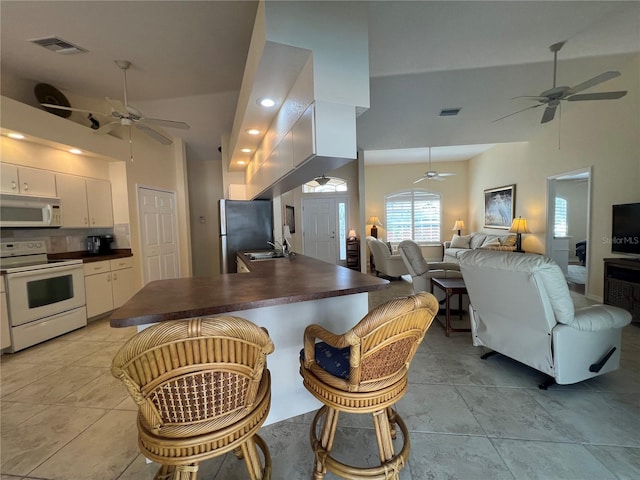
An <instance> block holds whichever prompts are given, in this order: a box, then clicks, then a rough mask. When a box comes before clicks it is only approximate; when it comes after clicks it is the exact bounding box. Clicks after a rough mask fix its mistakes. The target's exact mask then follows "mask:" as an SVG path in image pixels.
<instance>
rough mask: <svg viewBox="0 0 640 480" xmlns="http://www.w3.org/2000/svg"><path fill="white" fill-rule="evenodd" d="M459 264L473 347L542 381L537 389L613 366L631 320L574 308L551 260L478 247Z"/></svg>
mask: <svg viewBox="0 0 640 480" xmlns="http://www.w3.org/2000/svg"><path fill="white" fill-rule="evenodd" d="M459 264H460V271H461V272H462V276H463V277H464V282H465V284H466V286H467V291H468V293H469V300H470V301H471V306H470V309H469V313H470V317H471V334H472V338H473V344H474V345H475V346H484V347H486V348H488V349H490V350H493V351H494V352H498V353H501V354H503V355H506V356H507V357H510V358H512V359H514V360H517V361H518V362H520V363H523V364H525V365H528V366H530V367H531V368H534V369H536V370H539V371H540V372H542V373H544V374H546V375H548V377H547V381H545V382H544V383H542V384H541V385H540V388H543V389H546V388H547V387H548V386H549V385H551V384H553V383H558V384H562V385H565V384H571V383H577V382H581V381H583V380H586V379H588V378H592V377H595V376H597V375H602V374H604V373H607V372H612V371H614V370H616V369H617V368H618V366H619V364H620V347H621V334H622V328H623V327H625V326H626V325H629V323H630V322H631V314H630V313H629V312H627V311H625V310H623V309H622V308H618V307H614V306H611V305H590V306H587V307H583V308H578V309H576V308H574V305H573V300H572V298H571V294H570V293H569V288H568V287H567V282H566V280H565V278H564V275H563V273H562V270H561V269H560V267H559V266H558V264H557V263H556V262H554V261H553V260H551V259H550V258H546V257H544V256H543V255H534V254H526V253H524V254H521V255H520V254H519V255H504V254H501V253H499V252H483V251H479V250H478V249H476V250H475V251H473V250H467V252H466V253H463V254H461V255H460V262H459ZM490 355H491V352H488V353H486V354H484V355H483V356H482V358H483V359H487V358H488V357H489V356H490Z"/></svg>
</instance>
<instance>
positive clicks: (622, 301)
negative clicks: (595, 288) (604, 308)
mask: <svg viewBox="0 0 640 480" xmlns="http://www.w3.org/2000/svg"><path fill="white" fill-rule="evenodd" d="M604 303H606V304H608V305H614V306H616V307H620V308H624V309H625V310H627V311H629V312H631V315H632V317H633V318H632V321H633V322H634V323H640V260H631V259H623V258H605V259H604Z"/></svg>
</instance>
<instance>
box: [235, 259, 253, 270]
mask: <svg viewBox="0 0 640 480" xmlns="http://www.w3.org/2000/svg"><path fill="white" fill-rule="evenodd" d="M236 270H237V271H238V273H250V272H251V271H250V270H249V267H247V264H246V263H244V261H243V260H242V258H241V257H240V255H236Z"/></svg>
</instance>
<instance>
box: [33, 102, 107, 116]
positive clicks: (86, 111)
mask: <svg viewBox="0 0 640 480" xmlns="http://www.w3.org/2000/svg"><path fill="white" fill-rule="evenodd" d="M40 105H42V106H43V107H47V108H57V109H58V110H68V111H70V112H84V113H93V114H94V115H105V114H104V113H95V112H92V111H91V110H83V109H82V108H73V107H63V106H62V105H54V104H52V103H41V104H40Z"/></svg>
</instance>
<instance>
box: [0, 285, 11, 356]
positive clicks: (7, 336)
mask: <svg viewBox="0 0 640 480" xmlns="http://www.w3.org/2000/svg"><path fill="white" fill-rule="evenodd" d="M0 295H1V296H0V349H3V348H7V347H10V346H11V331H10V329H9V312H8V311H7V294H6V292H5V289H4V275H0Z"/></svg>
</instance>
